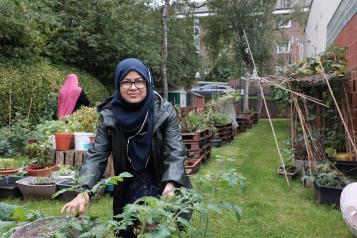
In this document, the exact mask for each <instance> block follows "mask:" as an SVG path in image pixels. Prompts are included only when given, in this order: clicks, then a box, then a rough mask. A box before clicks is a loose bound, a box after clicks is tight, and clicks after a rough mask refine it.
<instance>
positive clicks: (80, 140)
mask: <svg viewBox="0 0 357 238" xmlns="http://www.w3.org/2000/svg"><path fill="white" fill-rule="evenodd" d="M66 121H67V123H68V128H69V131H72V132H74V147H75V149H76V150H88V149H89V148H90V146H91V144H92V143H93V141H94V136H95V135H94V132H95V130H96V127H97V122H98V113H97V111H96V108H94V107H81V108H80V109H79V110H78V111H76V112H74V113H73V114H72V115H71V116H70V117H68V118H67V119H66Z"/></svg>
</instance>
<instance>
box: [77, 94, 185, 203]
mask: <svg viewBox="0 0 357 238" xmlns="http://www.w3.org/2000/svg"><path fill="white" fill-rule="evenodd" d="M154 112H155V116H154V118H155V124H154V133H153V143H152V153H151V156H152V159H153V164H154V168H155V174H156V179H157V180H158V181H160V182H161V185H162V186H163V185H164V184H165V183H166V182H169V181H173V182H175V183H176V184H177V185H179V186H184V187H187V188H191V187H192V186H191V183H190V181H189V179H188V177H187V175H186V171H185V168H184V161H185V159H186V148H185V145H184V144H183V143H182V141H181V140H182V137H181V133H180V131H179V121H178V118H177V115H176V111H175V109H174V107H173V106H172V105H171V103H169V102H168V101H167V100H165V99H163V98H161V97H160V96H159V95H158V94H157V97H156V100H155V108H154ZM121 150H124V151H125V150H126V141H125V139H124V134H123V131H122V128H121V127H120V125H118V124H117V122H116V120H115V118H114V115H113V113H112V111H111V109H109V108H107V109H103V110H102V111H101V112H100V120H99V123H98V126H97V131H96V138H95V146H94V147H92V148H90V149H89V150H88V152H87V159H86V162H85V163H84V164H83V165H82V167H81V170H80V176H86V177H87V179H86V182H85V185H87V186H88V187H90V188H91V187H93V186H94V185H95V184H96V182H98V181H99V180H100V179H101V177H102V176H103V173H104V171H105V168H106V165H107V158H108V156H109V155H110V153H112V154H113V165H114V172H115V175H119V174H120V173H121V172H125V168H126V163H127V161H128V160H127V159H126V158H121V157H122V156H121V155H122V154H123V153H121V152H122V151H121ZM114 199H115V197H114Z"/></svg>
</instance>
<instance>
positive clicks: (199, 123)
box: [180, 111, 207, 132]
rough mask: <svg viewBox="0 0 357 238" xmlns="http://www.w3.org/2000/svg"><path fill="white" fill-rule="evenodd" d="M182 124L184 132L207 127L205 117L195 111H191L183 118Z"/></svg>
mask: <svg viewBox="0 0 357 238" xmlns="http://www.w3.org/2000/svg"><path fill="white" fill-rule="evenodd" d="M180 126H181V130H182V131H183V132H195V131H197V130H203V129H206V127H207V125H206V122H205V117H204V116H201V115H198V114H196V113H194V112H193V111H191V112H189V113H188V114H187V116H186V117H184V118H182V119H181V123H180Z"/></svg>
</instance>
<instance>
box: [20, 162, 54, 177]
mask: <svg viewBox="0 0 357 238" xmlns="http://www.w3.org/2000/svg"><path fill="white" fill-rule="evenodd" d="M41 167H43V165H39V164H31V165H29V166H27V168H26V170H27V175H29V176H48V175H50V174H51V173H52V171H54V170H55V169H56V168H57V166H56V165H55V164H46V168H43V169H41Z"/></svg>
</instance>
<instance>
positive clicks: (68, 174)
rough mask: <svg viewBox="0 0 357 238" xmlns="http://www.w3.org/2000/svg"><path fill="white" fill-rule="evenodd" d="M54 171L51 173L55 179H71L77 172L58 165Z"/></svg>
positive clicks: (69, 167) (66, 166)
mask: <svg viewBox="0 0 357 238" xmlns="http://www.w3.org/2000/svg"><path fill="white" fill-rule="evenodd" d="M56 169H57V170H56V171H53V172H52V176H53V177H54V178H55V179H72V178H74V177H75V176H76V175H77V174H78V171H76V170H75V169H73V168H72V167H71V166H69V165H58V166H57V168H56Z"/></svg>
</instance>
